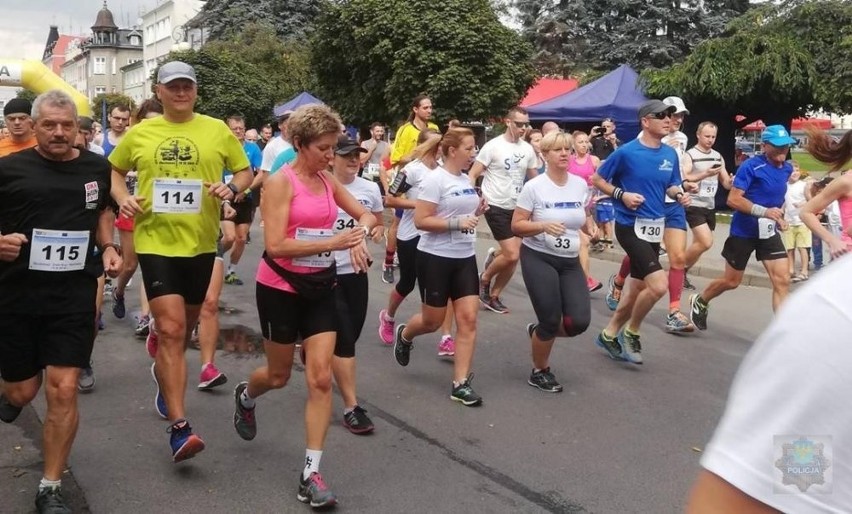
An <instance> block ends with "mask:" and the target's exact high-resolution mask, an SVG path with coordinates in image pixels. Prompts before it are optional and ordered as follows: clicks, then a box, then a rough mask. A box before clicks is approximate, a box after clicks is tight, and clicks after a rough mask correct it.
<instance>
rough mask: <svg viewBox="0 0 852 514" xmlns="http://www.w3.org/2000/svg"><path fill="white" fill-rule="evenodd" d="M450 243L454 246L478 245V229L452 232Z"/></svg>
mask: <svg viewBox="0 0 852 514" xmlns="http://www.w3.org/2000/svg"><path fill="white" fill-rule="evenodd" d="M450 241H452V242H453V244H457V243H464V244H472V243H476V229H475V228H464V229H461V230H453V231H452V232H450Z"/></svg>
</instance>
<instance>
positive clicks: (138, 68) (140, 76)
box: [121, 59, 151, 105]
mask: <svg viewBox="0 0 852 514" xmlns="http://www.w3.org/2000/svg"><path fill="white" fill-rule="evenodd" d="M121 78H122V81H123V82H122V94H124V96H126V97H128V98H131V99H132V100H133V101H134V102H135V103H136V105H139V104H141V103H142V102H143V101H144V100H145V99H146V98H148V97H150V96H151V90H150V89H145V82H146V79H147V77H146V75H145V63H144V62H143V61H142V60H141V59H140V60H138V61H136V62H134V63H131V64H128V65H127V66H124V67H123V68H121Z"/></svg>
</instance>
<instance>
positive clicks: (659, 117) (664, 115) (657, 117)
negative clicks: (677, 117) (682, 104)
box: [645, 111, 672, 120]
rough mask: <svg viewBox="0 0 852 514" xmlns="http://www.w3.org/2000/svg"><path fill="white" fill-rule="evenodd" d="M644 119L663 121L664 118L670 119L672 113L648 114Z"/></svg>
mask: <svg viewBox="0 0 852 514" xmlns="http://www.w3.org/2000/svg"><path fill="white" fill-rule="evenodd" d="M645 117H646V118H654V119H655V120H664V119H666V118H671V117H672V113H671V112H669V111H663V112H658V113H654V114H649V115H648V116H645Z"/></svg>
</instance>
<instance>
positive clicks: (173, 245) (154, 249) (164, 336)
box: [109, 61, 252, 462]
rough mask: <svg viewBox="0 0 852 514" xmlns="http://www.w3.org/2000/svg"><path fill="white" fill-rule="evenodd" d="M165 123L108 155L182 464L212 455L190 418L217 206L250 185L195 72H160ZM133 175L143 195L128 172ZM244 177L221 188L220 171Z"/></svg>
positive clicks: (161, 404) (149, 124) (141, 131)
mask: <svg viewBox="0 0 852 514" xmlns="http://www.w3.org/2000/svg"><path fill="white" fill-rule="evenodd" d="M156 91H157V96H158V97H159V99H160V101H161V102H162V104H163V116H161V117H157V118H152V119H149V120H146V121H145V122H144V123H140V124H139V125H137V126H135V127H133V128H132V129H130V130H129V131H128V132H127V134H126V135H125V136H124V137H123V138H122V140H121V142H120V143H119V144H118V146H116V147H115V150H113V152H112V154H110V157H109V161H110V163H111V164H112V167H113V178H112V196H113V198H114V199H115V201H116V203H117V204H118V205H119V207H120V213H119V215H120V216H127V217H135V218H136V226H135V228H134V231H133V242H134V244H135V246H136V253H137V254H138V256H139V267H140V268H141V269H142V280H143V282H144V284H145V292H146V294H147V296H148V301H149V303H150V305H151V315H152V317H153V318H154V320H155V322H156V330H155V328H154V323H152V324H151V329H150V331H149V336H148V341H147V345H146V346H147V348H148V353H149V354H150V355H151V356H152V357H154V358H155V364H154V365H153V366H152V367H151V372H152V374H153V376H154V380H155V381H156V382H157V386H158V392H157V398H156V405H157V411H158V412H159V414H160V415H161V416H163V417H164V418H167V419H168V420H169V421H170V422H171V423H172V427H171V429H170V433H171V440H170V445H171V450H172V458H173V459H174V461H175V462H179V461H182V460H185V459H188V458H191V457H193V456H195V454H196V453H198V452H200V451H201V450H203V449H204V441H202V440H201V438H200V437H198V436H197V435H195V434H193V433H192V428H191V427H190V425H189V422H188V421H187V420H186V419H185V417H184V416H185V412H184V393H185V390H186V359H185V357H184V350H185V343H186V338H187V334H188V330H190V329H191V328H192V327H194V326H195V323H196V321H197V320H198V315H199V313H200V311H201V304H202V303H203V302H204V296H205V294H206V293H207V287H208V284H209V283H210V277H211V274H212V270H213V260H214V259H215V256H216V241H217V239H218V236H219V208H220V203H221V202H222V201H230V200H232V199H233V198H234V195H235V194H236V193H238V192H240V191H245V189H246V188H248V187H249V185H250V184H251V182H252V174H251V171H250V170H249V162H248V159H247V158H246V154H245V152H244V151H243V148H242V146H241V145H240V142H239V141H237V138H236V137H234V135H233V134H232V133H231V131H230V130H229V129H228V127H227V125H225V124H224V123H223V122H222V121H221V120H217V119H214V118H210V117H208V116H204V115H201V114H196V113H195V112H194V108H195V101H196V99H197V97H198V86H197V83H196V77H195V70H194V69H193V68H192V66H190V65H188V64H186V63H183V62H179V61H172V62H169V63H166V64H163V65H162V66H161V67H160V70H159V72H158V73H157V89H156ZM132 169H135V170H136V172H137V175H138V184H137V189H136V195H131V194H130V193H129V192H128V191H127V186H126V183H125V181H124V175H126V174H127V172H128V171H129V170H132ZM223 169H229V170H239V171H237V172H236V173H234V178H233V179H232V181H231V182H230V183H229V184H223V183H222V181H221V179H222V170H223Z"/></svg>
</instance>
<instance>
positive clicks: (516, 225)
mask: <svg viewBox="0 0 852 514" xmlns="http://www.w3.org/2000/svg"><path fill="white" fill-rule="evenodd" d="M531 217H532V212H530V211H528V210H526V209H521V208H520V207H517V206H516V207H515V213H514V214H512V232H513V233H514V234H515V235H516V236H518V237H533V236H537V235H539V234H542V233H545V232H546V233H548V234H550V235H551V236H554V237H559V236H561V235H562V234H564V233H565V225H563V224H562V223H559V222H557V221H532V220H531V219H530V218H531Z"/></svg>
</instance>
